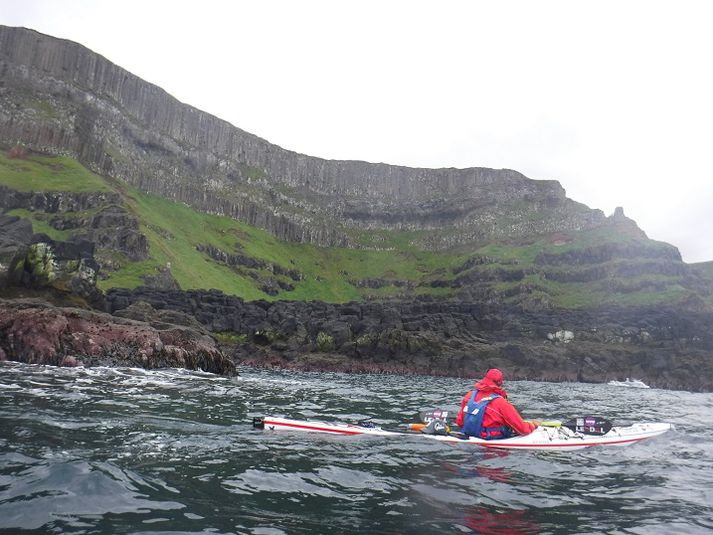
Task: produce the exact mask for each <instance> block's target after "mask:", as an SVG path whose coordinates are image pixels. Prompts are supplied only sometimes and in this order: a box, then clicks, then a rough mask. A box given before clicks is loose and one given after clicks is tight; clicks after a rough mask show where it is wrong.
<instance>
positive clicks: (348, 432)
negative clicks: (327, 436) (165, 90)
mask: <svg viewBox="0 0 713 535" xmlns="http://www.w3.org/2000/svg"><path fill="white" fill-rule="evenodd" d="M264 423H265V425H266V426H269V425H275V426H279V427H291V428H293V429H307V430H309V431H324V432H325V433H338V434H340V435H361V434H363V431H357V430H353V429H334V428H331V427H319V426H316V425H305V424H293V423H291V422H273V421H272V420H265V422H264Z"/></svg>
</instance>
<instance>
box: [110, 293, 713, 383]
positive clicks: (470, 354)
mask: <svg viewBox="0 0 713 535" xmlns="http://www.w3.org/2000/svg"><path fill="white" fill-rule="evenodd" d="M142 301H143V302H146V303H150V304H151V306H152V307H154V308H156V309H157V310H162V311H179V312H182V313H185V314H187V315H190V316H192V317H195V318H196V319H197V320H198V321H199V322H200V323H201V324H202V325H204V326H205V327H206V328H207V329H209V330H211V331H213V332H224V333H233V334H234V335H235V336H236V340H237V341H238V342H239V343H238V344H237V345H236V347H235V348H234V355H233V356H234V358H235V359H236V361H237V362H244V363H250V364H254V365H268V366H269V365H277V366H284V367H295V368H301V369H315V370H325V369H326V370H343V371H357V372H358V371H371V372H375V371H387V372H400V373H425V374H433V375H454V376H472V377H475V376H477V375H478V374H482V373H483V371H484V370H485V369H487V368H490V367H494V366H497V367H501V368H503V369H505V370H507V373H508V377H510V378H512V379H533V380H548V381H585V382H604V381H609V380H612V379H623V378H625V377H636V378H639V379H643V380H644V381H645V382H647V383H648V384H650V385H652V386H658V387H662V388H676V389H684V390H704V391H713V360H712V359H711V358H710V355H711V354H713V333H712V331H711V329H710V325H713V313H712V312H710V311H706V310H702V309H699V308H698V307H696V305H695V303H691V307H689V308H684V309H682V308H677V309H673V308H670V309H669V308H666V307H631V308H626V309H617V308H613V309H612V308H610V309H607V310H589V311H587V310H547V311H539V312H537V313H530V312H527V311H523V310H522V309H519V308H508V307H502V306H492V305H488V304H486V303H484V302H479V303H453V302H428V301H424V302H418V301H414V302H394V303H352V304H347V305H328V304H325V303H319V302H284V301H283V302H273V303H268V302H264V301H254V302H244V301H243V300H241V299H239V298H237V297H232V296H226V295H224V294H222V293H220V292H216V291H212V292H197V291H189V292H158V291H152V290H142V289H137V290H133V291H130V290H113V291H111V292H109V293H108V295H107V306H108V309H109V311H112V312H115V313H121V310H122V309H127V308H128V307H130V306H131V305H132V304H133V303H138V302H142ZM117 311H118V312H117Z"/></svg>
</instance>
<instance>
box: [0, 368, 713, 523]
mask: <svg viewBox="0 0 713 535" xmlns="http://www.w3.org/2000/svg"><path fill="white" fill-rule="evenodd" d="M240 371H241V376H240V377H239V378H234V379H227V378H222V377H216V376H213V375H209V374H203V373H195V372H187V371H184V370H159V371H146V370H138V369H126V368H124V369H110V368H90V369H84V368H53V367H46V366H32V365H25V364H16V363H7V362H6V363H1V364H0V406H1V410H0V531H1V532H3V533H21V532H28V533H87V534H89V533H107V534H108V533H112V534H114V533H137V534H138V533H152V534H164V533H206V534H221V533H240V534H261V535H279V534H291V533H347V534H351V533H354V534H356V533H359V534H363V533H389V534H401V533H413V534H420V533H424V534H441V533H458V534H460V533H498V534H518V533H528V534H530V533H637V534H649V533H711V532H713V442H712V441H713V430H712V427H713V394H693V393H688V392H673V391H665V390H657V389H650V390H645V389H633V388H623V387H614V386H608V385H592V384H577V383H565V384H555V383H535V382H510V383H508V382H506V387H507V389H508V390H509V392H510V397H511V400H512V401H513V402H514V403H515V405H516V406H517V407H518V408H519V409H520V410H521V412H522V413H523V415H524V416H525V417H544V418H558V419H568V418H569V417H571V416H576V415H584V414H597V415H602V416H606V417H608V418H609V419H611V420H612V421H613V422H614V423H615V424H618V425H625V424H627V423H633V422H634V421H637V420H638V421H643V420H648V421H666V422H671V423H673V424H674V425H675V429H674V430H673V431H670V432H668V433H666V434H664V435H662V436H660V437H656V438H653V439H651V440H648V441H644V442H642V443H639V444H635V445H632V446H629V447H624V448H590V449H586V450H580V451H576V452H528V451H516V452H512V453H510V452H501V453H498V452H491V451H486V450H483V449H474V448H473V447H472V446H471V447H469V446H467V445H455V446H453V445H448V444H443V443H439V442H436V441H428V440H424V439H422V438H419V436H418V435H414V436H412V437H405V438H403V439H399V440H395V439H394V438H391V437H348V436H330V435H323V434H312V433H301V432H289V431H280V432H278V431H272V432H270V431H260V430H255V429H253V428H252V425H251V420H252V417H253V416H262V415H271V416H285V417H289V418H298V419H320V420H327V421H338V422H357V421H359V420H364V419H370V420H372V421H374V422H375V423H377V424H380V425H381V426H382V427H385V428H394V429H399V428H403V426H404V425H405V424H406V423H407V422H410V421H414V417H415V414H416V412H417V411H418V410H419V409H423V408H433V407H437V406H453V405H455V404H457V403H458V401H459V400H460V398H461V396H462V395H463V393H464V392H465V391H466V390H467V389H468V387H469V385H470V383H471V382H472V381H469V380H465V379H452V378H451V379H449V378H434V377H402V376H387V375H346V374H337V373H298V372H287V371H273V370H270V371H266V370H256V369H249V368H247V369H246V368H243V369H241V370H240Z"/></svg>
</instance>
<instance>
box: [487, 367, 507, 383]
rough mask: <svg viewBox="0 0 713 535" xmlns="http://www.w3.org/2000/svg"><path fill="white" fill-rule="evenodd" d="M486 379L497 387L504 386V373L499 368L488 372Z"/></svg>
mask: <svg viewBox="0 0 713 535" xmlns="http://www.w3.org/2000/svg"><path fill="white" fill-rule="evenodd" d="M484 379H490V380H491V381H492V382H493V383H495V386H503V372H501V371H500V370H498V369H497V368H492V369H490V370H488V371H487V373H486V374H485V378H484Z"/></svg>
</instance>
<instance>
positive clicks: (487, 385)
mask: <svg viewBox="0 0 713 535" xmlns="http://www.w3.org/2000/svg"><path fill="white" fill-rule="evenodd" d="M474 386H475V388H476V389H478V390H479V391H480V392H484V393H485V394H499V395H501V396H502V397H504V398H507V397H508V393H507V392H505V390H503V389H502V388H501V387H499V386H498V385H496V384H495V381H493V380H492V379H491V378H490V377H483V380H482V381H480V382H479V383H475V385H474Z"/></svg>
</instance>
